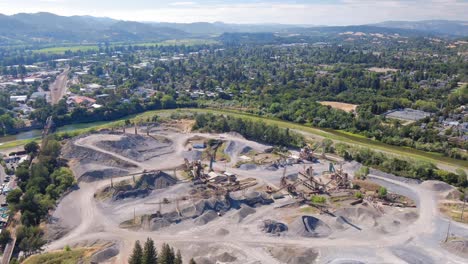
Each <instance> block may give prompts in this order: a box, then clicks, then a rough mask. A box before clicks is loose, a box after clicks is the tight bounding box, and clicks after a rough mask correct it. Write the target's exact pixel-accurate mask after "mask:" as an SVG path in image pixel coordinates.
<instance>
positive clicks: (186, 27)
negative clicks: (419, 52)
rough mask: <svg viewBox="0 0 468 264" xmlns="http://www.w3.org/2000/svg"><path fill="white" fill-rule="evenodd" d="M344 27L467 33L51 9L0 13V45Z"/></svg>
mask: <svg viewBox="0 0 468 264" xmlns="http://www.w3.org/2000/svg"><path fill="white" fill-rule="evenodd" d="M346 31H365V32H380V31H381V32H383V33H391V34H403V35H407V36H412V35H414V36H425V35H430V34H432V35H440V36H451V37H453V36H458V37H461V36H468V22H464V21H445V20H430V21H417V22H409V21H388V22H382V23H377V24H372V25H361V26H334V27H327V26H307V25H283V24H227V23H223V22H214V23H208V22H197V23H166V22H159V23H157V22H135V21H123V20H116V19H112V18H105V17H93V16H70V17H66V16H59V15H55V14H52V13H46V12H41V13H34V14H27V13H19V14H16V15H11V16H6V15H2V14H0V45H11V44H25V43H26V44H27V43H96V42H106V41H108V42H146V41H162V40H168V39H181V38H211V37H215V36H220V35H222V34H224V33H281V34H289V33H290V34H307V35H310V34H312V33H313V32H321V33H325V34H339V33H342V32H346Z"/></svg>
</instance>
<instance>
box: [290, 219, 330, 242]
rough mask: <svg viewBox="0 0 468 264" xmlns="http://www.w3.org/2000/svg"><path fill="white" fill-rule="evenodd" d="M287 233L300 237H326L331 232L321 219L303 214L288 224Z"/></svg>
mask: <svg viewBox="0 0 468 264" xmlns="http://www.w3.org/2000/svg"><path fill="white" fill-rule="evenodd" d="M289 233H290V234H293V235H295V236H301V237H327V236H329V235H330V234H331V233H332V230H331V228H330V227H329V226H328V225H327V224H325V223H324V222H323V221H322V220H320V219H318V218H315V217H313V216H309V215H304V216H300V217H298V218H297V219H296V220H294V222H293V223H292V224H291V225H289Z"/></svg>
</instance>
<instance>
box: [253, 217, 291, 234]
mask: <svg viewBox="0 0 468 264" xmlns="http://www.w3.org/2000/svg"><path fill="white" fill-rule="evenodd" d="M259 229H260V230H261V231H262V232H265V233H267V234H272V235H278V236H279V235H281V234H282V233H284V232H286V231H288V226H287V225H285V224H283V223H280V222H277V221H275V220H271V219H267V220H264V221H262V222H261V223H260V225H259Z"/></svg>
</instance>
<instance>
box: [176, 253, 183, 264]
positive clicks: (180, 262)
mask: <svg viewBox="0 0 468 264" xmlns="http://www.w3.org/2000/svg"><path fill="white" fill-rule="evenodd" d="M174 264H182V254H181V253H180V250H177V255H176V257H175V259H174Z"/></svg>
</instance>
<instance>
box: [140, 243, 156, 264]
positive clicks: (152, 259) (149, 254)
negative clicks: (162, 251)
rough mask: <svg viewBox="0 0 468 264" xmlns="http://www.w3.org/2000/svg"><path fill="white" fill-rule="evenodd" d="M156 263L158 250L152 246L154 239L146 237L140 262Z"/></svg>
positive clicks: (146, 263) (145, 263) (144, 263)
mask: <svg viewBox="0 0 468 264" xmlns="http://www.w3.org/2000/svg"><path fill="white" fill-rule="evenodd" d="M157 263H158V252H157V251H156V248H155V247H154V241H153V240H152V239H151V238H148V239H147V240H146V242H145V247H144V249H143V260H142V264H157Z"/></svg>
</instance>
